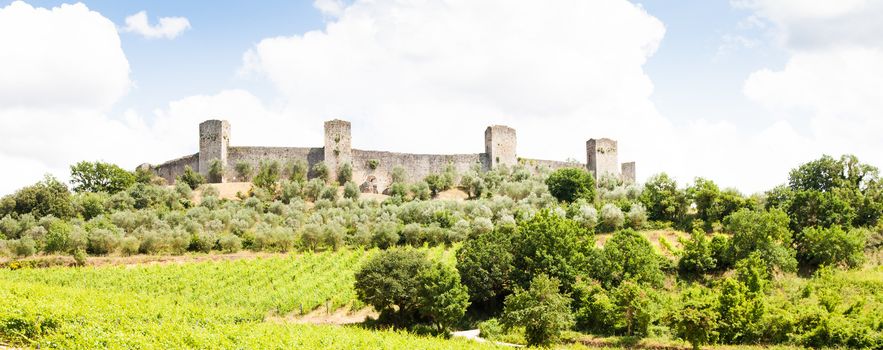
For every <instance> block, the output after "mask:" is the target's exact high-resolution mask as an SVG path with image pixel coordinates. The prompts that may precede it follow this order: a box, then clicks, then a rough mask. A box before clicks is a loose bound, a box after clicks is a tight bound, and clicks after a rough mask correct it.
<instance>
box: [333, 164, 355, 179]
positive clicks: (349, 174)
mask: <svg viewBox="0 0 883 350" xmlns="http://www.w3.org/2000/svg"><path fill="white" fill-rule="evenodd" d="M352 180H353V165H352V164H350V163H343V164H341V165H340V169H337V182H338V183H342V184H344V183H347V182H350V181H352Z"/></svg>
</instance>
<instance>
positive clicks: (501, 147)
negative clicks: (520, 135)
mask: <svg viewBox="0 0 883 350" xmlns="http://www.w3.org/2000/svg"><path fill="white" fill-rule="evenodd" d="M515 145H516V142H515V129H513V128H510V127H508V126H505V125H492V126H489V127H487V129H485V131H484V151H485V153H487V156H488V160H489V161H488V164H487V165H488V169H493V168H495V167H496V166H497V165H499V164H505V165H508V166H513V165H515V164H517V163H518V158H516V156H515Z"/></svg>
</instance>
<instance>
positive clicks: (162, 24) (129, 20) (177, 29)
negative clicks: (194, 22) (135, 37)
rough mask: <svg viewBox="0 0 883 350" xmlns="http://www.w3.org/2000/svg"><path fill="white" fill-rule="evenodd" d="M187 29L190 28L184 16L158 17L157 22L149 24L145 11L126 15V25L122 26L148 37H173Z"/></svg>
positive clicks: (128, 30)
mask: <svg viewBox="0 0 883 350" xmlns="http://www.w3.org/2000/svg"><path fill="white" fill-rule="evenodd" d="M187 29H190V21H189V20H187V18H185V17H160V19H159V24H157V25H150V23H149V22H148V20H147V12H146V11H141V12H138V13H136V14H134V15H131V16H128V17H126V27H125V28H123V30H124V31H126V32H133V33H137V34H140V35H142V36H144V37H145V38H148V39H160V38H164V39H174V38H175V37H177V36H178V35H180V34H181V33H182V32H184V31H185V30H187Z"/></svg>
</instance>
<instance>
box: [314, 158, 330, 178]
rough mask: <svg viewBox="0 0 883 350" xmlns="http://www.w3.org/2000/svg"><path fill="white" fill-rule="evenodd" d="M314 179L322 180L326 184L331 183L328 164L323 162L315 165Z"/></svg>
mask: <svg viewBox="0 0 883 350" xmlns="http://www.w3.org/2000/svg"><path fill="white" fill-rule="evenodd" d="M313 177H314V178H317V179H322V181H324V182H325V183H328V182H329V181H331V170H330V169H328V164H325V162H324V161H322V162H318V163H316V164H315V165H313Z"/></svg>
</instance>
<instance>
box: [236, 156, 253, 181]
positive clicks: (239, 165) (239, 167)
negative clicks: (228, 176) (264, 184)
mask: <svg viewBox="0 0 883 350" xmlns="http://www.w3.org/2000/svg"><path fill="white" fill-rule="evenodd" d="M235 168H236V179H237V180H239V181H243V182H244V181H248V180H249V179H251V174H252V172H253V171H254V169H252V167H251V163H249V162H244V161H242V162H236V165H235Z"/></svg>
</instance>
